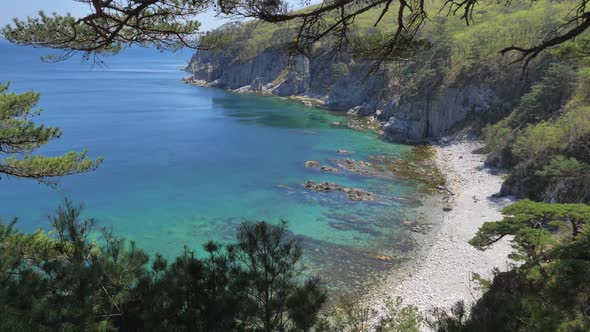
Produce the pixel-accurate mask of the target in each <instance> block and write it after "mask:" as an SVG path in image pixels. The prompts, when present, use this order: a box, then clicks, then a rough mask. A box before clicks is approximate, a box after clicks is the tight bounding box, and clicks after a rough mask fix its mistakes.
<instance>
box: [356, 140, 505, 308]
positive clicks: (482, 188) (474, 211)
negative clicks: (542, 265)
mask: <svg viewBox="0 0 590 332" xmlns="http://www.w3.org/2000/svg"><path fill="white" fill-rule="evenodd" d="M433 146H434V148H435V149H436V156H435V163H436V166H437V167H438V168H439V169H440V171H441V172H442V173H443V174H444V176H445V177H446V188H447V190H449V191H450V194H449V195H444V196H445V197H443V200H441V196H443V195H434V196H433V197H431V198H427V199H426V200H425V202H424V205H423V206H422V207H421V208H420V210H421V211H422V212H423V214H424V216H425V217H426V218H428V223H430V224H432V225H433V228H432V230H431V231H430V232H429V233H428V234H426V235H424V236H421V237H419V238H416V241H417V242H418V245H419V247H420V249H418V250H417V252H416V256H415V257H414V259H412V260H411V261H409V262H406V263H405V264H402V266H400V268H397V269H395V271H392V272H391V273H390V274H389V275H387V276H385V277H384V278H383V281H382V282H380V283H379V285H378V286H377V287H375V288H374V290H373V291H372V292H370V293H369V296H368V298H367V302H368V303H369V304H370V305H371V306H372V307H373V308H374V309H375V310H376V312H377V314H378V315H377V318H378V317H380V316H381V313H382V312H383V300H384V299H387V298H396V297H400V298H401V299H402V300H403V305H413V306H415V307H417V308H418V310H419V311H420V313H421V314H422V315H424V316H428V314H429V311H430V310H431V309H433V308H441V309H449V308H451V307H452V305H453V304H455V303H456V302H457V301H461V300H463V301H464V302H465V304H466V305H467V308H469V307H471V305H472V304H473V303H474V302H475V301H476V300H477V299H479V298H480V297H481V295H482V291H481V290H480V289H479V288H478V287H477V283H476V282H474V281H472V275H473V273H477V274H479V275H480V276H481V277H483V278H485V279H490V278H492V277H493V269H494V268H498V269H499V270H501V271H505V270H507V269H508V266H509V264H510V262H511V260H510V259H509V258H508V257H507V256H508V254H509V253H510V252H512V248H511V247H510V241H509V239H503V240H502V241H500V242H498V243H496V244H495V245H494V246H493V247H492V248H490V249H488V250H486V251H479V250H477V249H475V248H474V247H472V246H470V245H469V243H468V241H469V240H470V239H471V238H472V237H473V236H474V235H475V233H476V231H477V230H478V228H479V227H480V226H481V225H482V224H483V223H484V222H486V221H496V220H500V219H501V217H502V214H501V213H500V211H501V209H502V208H503V207H505V206H507V205H510V204H511V203H512V202H514V200H513V199H511V198H508V197H500V198H497V197H494V196H493V195H494V194H496V193H497V192H499V190H500V187H501V184H502V176H501V175H499V174H497V173H496V172H494V170H491V169H489V168H486V167H484V164H483V159H484V156H483V155H481V154H475V153H474V151H475V150H477V149H478V148H480V147H481V144H480V143H479V142H477V141H473V140H467V139H456V140H454V139H453V140H451V141H449V142H448V143H439V144H435V145H433ZM474 196H475V197H476V198H477V199H479V201H478V202H475V201H474V199H473V197H474ZM445 198H450V199H445ZM443 207H451V208H452V210H450V211H443Z"/></svg>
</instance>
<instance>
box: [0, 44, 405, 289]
mask: <svg viewBox="0 0 590 332" xmlns="http://www.w3.org/2000/svg"><path fill="white" fill-rule="evenodd" d="M50 53H51V51H47V50H39V49H31V48H18V47H14V46H11V45H8V44H6V43H2V42H0V81H11V82H12V85H11V90H13V91H26V90H35V91H38V92H41V94H42V96H41V103H40V106H41V107H42V108H43V109H44V112H43V115H42V116H41V117H40V118H39V119H38V121H41V122H43V123H45V124H47V125H55V126H59V127H60V128H61V129H62V130H63V136H62V138H61V139H58V140H56V141H54V142H52V143H51V144H49V145H48V146H47V147H44V148H43V149H42V150H41V152H42V153H44V154H47V155H57V154H61V153H64V152H66V151H69V150H82V149H85V148H87V149H88V151H89V155H90V156H92V157H99V156H102V157H104V159H105V161H104V163H103V164H102V166H101V167H100V168H99V169H98V170H97V171H95V172H91V173H87V174H83V175H76V176H72V177H67V178H64V179H63V180H61V181H60V184H59V186H58V188H57V189H51V188H48V187H46V186H44V185H41V184H37V183H36V182H33V181H30V180H18V179H14V178H7V177H2V178H1V179H0V215H2V216H3V219H4V220H5V221H6V220H8V219H10V218H12V217H18V218H19V220H20V222H19V227H20V229H22V230H25V231H30V230H34V229H37V228H43V229H47V227H48V222H47V216H48V215H49V214H50V213H51V212H52V211H53V210H54V209H55V208H56V207H57V205H58V204H59V203H60V201H61V200H62V199H63V198H64V197H70V198H72V199H73V200H74V201H76V202H79V203H84V205H85V206H86V210H85V214H86V215H88V216H92V217H95V218H96V219H97V220H98V223H99V225H111V226H113V227H114V230H115V232H116V234H118V235H120V236H123V237H125V238H128V239H131V240H134V241H136V242H137V243H138V244H139V245H140V246H141V247H143V248H145V249H147V250H148V251H150V252H156V251H158V252H162V253H164V254H166V255H173V254H177V253H179V252H180V251H181V250H182V247H183V246H184V245H188V246H190V247H192V248H196V249H198V250H200V248H201V244H203V243H204V242H205V241H206V240H208V239H214V240H220V241H225V240H231V239H232V236H233V234H234V233H235V230H236V228H237V227H238V225H239V224H240V223H241V222H242V221H244V220H267V221H270V222H278V221H279V220H281V219H285V220H287V221H288V224H289V229H290V230H291V231H292V232H294V233H295V234H297V235H300V236H301V237H302V238H303V243H304V246H305V249H306V262H307V263H308V265H309V266H310V270H311V271H317V272H319V273H321V274H322V275H323V276H324V278H325V279H326V280H327V281H328V283H331V285H334V286H337V285H338V286H343V285H344V286H348V285H354V284H358V283H359V280H362V279H363V278H364V277H366V276H367V275H368V274H371V273H373V272H375V271H377V270H381V269H386V268H390V267H391V264H392V263H391V262H386V261H384V260H383V259H375V258H374V257H375V256H379V255H395V252H396V251H397V250H403V248H405V247H406V246H407V242H408V241H407V239H408V237H409V234H408V232H407V231H406V230H402V229H400V227H399V221H400V219H402V218H403V216H404V214H407V213H408V211H409V210H410V207H409V206H407V205H406V204H407V203H402V202H407V199H405V200H400V199H399V198H400V197H403V198H408V197H409V198H413V197H415V190H416V189H415V186H414V185H413V184H411V183H408V182H404V181H401V180H392V179H375V178H365V177H361V176H356V175H353V174H329V173H321V172H318V171H315V170H312V169H309V168H305V167H304V166H303V163H304V162H305V161H306V160H312V159H315V160H320V161H322V163H326V164H327V163H329V161H330V159H334V158H342V156H341V155H339V154H338V153H337V150H338V149H346V150H350V151H354V154H352V155H351V156H350V158H354V159H366V158H367V157H369V156H370V155H390V156H399V155H400V154H402V153H404V152H405V151H408V150H409V147H407V146H403V145H396V144H392V143H388V142H385V141H382V140H380V139H379V138H378V137H377V136H376V135H375V134H372V133H363V132H357V131H353V130H350V129H346V128H338V127H334V126H332V125H331V123H332V122H334V121H346V119H345V118H344V117H343V116H341V115H338V114H335V113H329V112H327V111H323V110H318V109H314V108H311V107H306V106H303V105H301V104H299V103H296V102H291V101H285V100H281V99H279V98H274V97H261V96H254V95H238V94H233V93H229V92H225V91H222V90H217V89H209V88H200V87H195V86H190V85H186V84H184V83H182V82H181V81H180V78H181V77H182V76H184V75H186V73H184V72H182V71H181V68H183V67H184V66H185V65H186V61H187V60H188V59H189V58H190V56H191V53H190V52H184V53H176V54H170V53H163V54H161V53H159V52H156V51H153V50H145V49H133V50H129V51H126V52H124V53H123V54H121V55H118V56H116V57H112V58H106V59H104V60H105V62H106V66H104V67H97V66H94V67H93V66H92V65H91V64H88V63H82V62H81V61H80V60H76V59H72V60H69V61H67V62H63V63H58V64H48V63H44V62H42V61H40V59H39V57H40V56H41V55H44V54H50ZM307 180H314V181H334V182H338V183H340V184H343V185H348V186H353V187H359V188H364V189H367V190H370V191H372V192H375V193H377V194H379V195H380V196H381V197H382V199H381V200H380V201H379V202H377V203H361V202H351V201H349V200H347V199H346V198H345V197H344V196H343V195H342V194H341V193H333V194H332V193H330V194H326V193H314V192H309V191H306V190H305V189H304V188H303V187H302V186H301V183H303V182H305V181H307Z"/></svg>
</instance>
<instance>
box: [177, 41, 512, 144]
mask: <svg viewBox="0 0 590 332" xmlns="http://www.w3.org/2000/svg"><path fill="white" fill-rule="evenodd" d="M439 55H440V54H436V50H433V51H432V54H430V55H429V57H428V58H427V59H422V61H420V60H417V61H415V62H413V63H411V64H407V65H402V66H398V67H397V68H384V69H382V70H379V71H377V72H376V73H374V74H372V75H369V76H367V73H368V72H369V64H368V63H366V62H362V61H361V62H359V61H355V60H354V59H353V58H352V57H348V56H342V55H340V56H334V55H333V54H329V53H328V54H318V55H317V56H312V57H306V56H304V55H295V56H290V55H288V54H287V53H286V52H285V51H283V50H282V49H281V48H273V47H269V48H267V49H265V50H263V51H262V52H260V53H258V55H256V56H254V57H252V58H250V59H248V60H246V61H237V60H236V58H235V56H231V55H228V52H227V51H226V50H224V49H220V50H213V51H198V52H197V53H196V54H195V55H194V56H193V58H192V60H191V61H190V64H189V66H188V67H187V71H189V72H190V73H191V74H192V76H191V78H190V79H191V80H192V81H193V82H195V83H198V84H203V85H209V86H214V87H219V88H224V89H231V90H234V91H236V92H262V93H271V94H275V95H279V96H306V97H311V98H316V99H320V100H321V101H322V103H323V106H324V107H326V108H329V109H332V110H338V111H346V112H348V113H350V114H355V115H358V116H371V117H374V118H375V119H376V120H378V121H379V123H380V124H381V126H382V129H383V132H384V133H385V134H387V135H389V136H390V137H392V138H394V139H396V140H398V141H405V142H421V141H425V140H429V139H437V138H439V137H441V136H443V135H447V134H449V133H451V132H452V131H453V130H454V129H457V128H460V127H461V126H462V125H464V124H465V123H466V120H467V119H468V118H470V117H474V116H478V115H482V114H485V113H488V112H492V111H493V112H497V111H498V110H499V109H508V107H510V104H511V102H512V101H514V100H516V99H517V98H518V94H517V93H515V91H517V90H518V89H516V90H515V89H511V88H507V84H506V83H507V82H508V85H514V84H513V82H514V81H516V82H518V79H516V80H508V78H506V80H505V81H500V82H497V81H496V82H490V81H489V80H486V79H477V83H471V82H475V81H476V80H474V75H471V73H466V74H465V73H464V74H465V75H455V76H457V77H459V78H453V79H449V76H450V74H449V72H451V71H453V70H455V71H457V69H456V68H454V67H453V65H452V64H451V62H450V60H448V59H447V60H446V61H444V62H443V63H440V62H439V61H438V60H432V59H435V58H436V57H437V56H439ZM443 58H444V54H443ZM426 70H428V72H429V73H430V74H432V75H429V76H427V77H419V75H420V73H421V71H426ZM465 70H467V69H465ZM478 75H481V73H478ZM416 76H418V77H416ZM511 78H512V77H511Z"/></svg>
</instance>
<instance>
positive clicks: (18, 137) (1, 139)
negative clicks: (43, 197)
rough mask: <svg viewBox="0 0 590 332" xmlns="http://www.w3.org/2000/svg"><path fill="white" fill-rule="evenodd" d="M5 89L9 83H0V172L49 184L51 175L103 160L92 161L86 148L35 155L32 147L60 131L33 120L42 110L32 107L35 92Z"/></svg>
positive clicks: (84, 168)
mask: <svg viewBox="0 0 590 332" xmlns="http://www.w3.org/2000/svg"><path fill="white" fill-rule="evenodd" d="M8 88H9V84H1V83H0V175H1V174H5V175H9V176H15V177H19V178H30V179H35V180H37V181H39V182H42V183H47V184H52V183H54V182H53V181H52V180H51V178H55V177H60V176H65V175H71V174H77V173H83V172H88V171H91V170H94V169H96V168H97V167H98V165H100V163H101V161H102V159H97V160H92V159H90V158H88V157H87V156H86V151H82V152H68V153H66V154H64V155H61V156H51V157H49V156H43V155H34V154H33V152H35V150H37V149H39V148H40V147H42V146H43V145H45V144H47V143H49V142H50V141H51V140H53V139H56V138H59V137H60V136H61V134H62V133H61V131H60V130H59V128H56V127H46V126H44V125H41V124H37V123H35V122H34V121H33V118H34V117H36V116H38V115H39V114H41V111H42V110H41V109H35V107H36V106H37V104H38V103H39V97H40V95H39V94H38V93H36V92H32V91H28V92H24V93H20V94H17V93H14V92H8Z"/></svg>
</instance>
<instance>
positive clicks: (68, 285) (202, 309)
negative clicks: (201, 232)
mask: <svg viewBox="0 0 590 332" xmlns="http://www.w3.org/2000/svg"><path fill="white" fill-rule="evenodd" d="M50 222H51V226H52V228H53V231H52V232H51V233H44V232H41V231H39V232H36V233H33V234H23V233H20V232H18V231H17V230H16V229H15V222H11V223H9V224H8V225H4V224H0V248H1V249H2V250H0V312H1V314H0V330H1V331H25V330H29V331H79V330H84V331H107V330H118V331H232V330H233V331H307V330H309V329H310V327H311V326H313V325H314V323H315V320H316V317H317V314H318V312H319V310H320V309H321V307H322V305H323V304H324V302H325V301H326V292H325V291H324V290H323V288H322V287H321V285H320V282H319V279H318V278H305V277H303V276H302V274H301V273H302V269H301V264H300V258H301V247H300V244H299V241H298V240H297V239H296V238H294V237H292V236H290V235H289V234H288V233H287V230H286V227H285V224H284V223H281V224H279V225H271V224H268V223H266V222H259V223H244V224H242V225H241V226H240V228H239V231H238V235H237V238H236V241H235V242H234V243H231V244H229V245H226V246H222V245H220V244H217V243H213V242H210V243H207V244H206V245H205V249H206V251H207V253H208V254H207V256H206V257H205V258H199V257H197V256H196V255H195V252H194V251H192V250H190V249H188V248H185V250H184V251H183V253H182V254H181V255H179V256H178V257H176V258H175V259H173V260H172V262H168V261H167V260H166V259H165V258H164V257H162V256H161V255H156V256H155V257H153V258H150V256H148V255H147V254H146V253H145V252H144V251H142V250H141V249H139V248H137V247H136V246H135V244H134V243H133V242H126V241H124V240H122V239H119V238H116V237H114V236H112V234H111V233H110V232H108V231H105V232H103V238H102V240H101V243H102V244H98V242H97V241H94V240H92V238H91V237H92V236H93V235H94V234H95V232H94V220H92V219H84V218H82V216H81V209H80V207H77V206H74V205H73V204H72V203H71V202H69V201H66V202H65V204H64V205H63V206H60V207H59V209H58V210H57V212H56V213H55V215H54V216H52V217H51V218H50Z"/></svg>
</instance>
